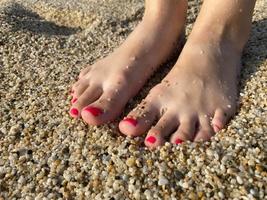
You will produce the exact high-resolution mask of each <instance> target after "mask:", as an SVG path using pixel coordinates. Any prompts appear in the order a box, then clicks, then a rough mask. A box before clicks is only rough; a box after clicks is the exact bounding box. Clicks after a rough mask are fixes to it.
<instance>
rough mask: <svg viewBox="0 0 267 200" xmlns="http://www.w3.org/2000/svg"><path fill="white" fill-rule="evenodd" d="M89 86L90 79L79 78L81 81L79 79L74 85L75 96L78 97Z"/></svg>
mask: <svg viewBox="0 0 267 200" xmlns="http://www.w3.org/2000/svg"><path fill="white" fill-rule="evenodd" d="M89 87H90V86H89V81H88V80H79V81H77V82H76V83H75V84H74V85H73V87H72V91H73V97H76V98H78V97H79V96H81V95H82V94H83V93H84V91H85V90H86V89H87V88H89Z"/></svg>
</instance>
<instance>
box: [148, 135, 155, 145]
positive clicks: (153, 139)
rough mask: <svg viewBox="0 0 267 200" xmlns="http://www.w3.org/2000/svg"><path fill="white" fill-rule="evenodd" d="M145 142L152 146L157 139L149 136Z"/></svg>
mask: <svg viewBox="0 0 267 200" xmlns="http://www.w3.org/2000/svg"><path fill="white" fill-rule="evenodd" d="M146 141H148V142H150V143H152V144H154V143H155V142H156V141H157V139H156V138H155V137H154V136H149V137H148V138H147V139H146Z"/></svg>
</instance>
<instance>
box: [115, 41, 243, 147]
mask: <svg viewBox="0 0 267 200" xmlns="http://www.w3.org/2000/svg"><path fill="white" fill-rule="evenodd" d="M239 68H240V53H238V52H235V50H234V48H233V47H232V46H231V45H230V44H227V43H226V42H222V41H205V40H203V38H202V37H198V38H193V39H191V40H190V38H189V41H188V42H187V44H186V46H185V47H184V49H183V51H182V53H181V55H180V57H179V59H178V61H177V63H176V65H175V66H174V67H173V69H172V70H171V72H170V73H169V74H168V75H167V76H166V77H165V78H164V80H163V81H162V82H161V83H160V84H158V85H156V86H155V87H154V88H153V89H152V90H151V91H150V93H149V94H148V96H147V97H146V99H145V100H143V102H141V103H140V105H138V106H137V108H136V109H134V110H133V111H131V112H130V113H129V114H128V116H127V117H126V118H125V120H122V121H121V122H120V124H119V128H120V131H121V132H122V133H124V134H125V135H129V136H139V135H141V134H144V133H146V132H148V133H147V136H146V139H145V144H146V145H147V146H148V147H152V148H154V147H157V146H160V145H163V144H164V143H165V142H166V140H168V138H169V141H170V142H171V143H173V144H180V143H182V142H183V141H186V140H190V141H200V140H204V141H206V140H209V139H210V138H211V137H212V136H213V135H214V134H215V133H216V132H218V131H219V130H221V129H222V128H223V127H224V126H225V125H226V123H227V121H228V120H229V119H230V118H231V117H232V116H233V115H234V114H235V111H236V97H237V76H238V73H239ZM155 122H156V123H155ZM154 124H156V125H155V126H153V125H154Z"/></svg>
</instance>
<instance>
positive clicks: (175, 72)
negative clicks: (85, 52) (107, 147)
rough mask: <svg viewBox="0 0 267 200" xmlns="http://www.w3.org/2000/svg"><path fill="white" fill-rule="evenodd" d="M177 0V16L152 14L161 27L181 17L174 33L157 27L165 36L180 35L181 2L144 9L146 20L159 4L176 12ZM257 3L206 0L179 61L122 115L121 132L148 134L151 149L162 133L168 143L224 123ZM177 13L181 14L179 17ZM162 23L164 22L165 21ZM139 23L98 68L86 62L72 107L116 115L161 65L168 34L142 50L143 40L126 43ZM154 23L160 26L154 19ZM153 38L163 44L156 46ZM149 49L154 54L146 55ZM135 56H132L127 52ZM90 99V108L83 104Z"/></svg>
mask: <svg viewBox="0 0 267 200" xmlns="http://www.w3.org/2000/svg"><path fill="white" fill-rule="evenodd" d="M178 3H179V6H181V7H183V9H181V10H180V13H179V14H178V15H175V17H177V18H176V20H175V19H173V18H171V19H172V20H170V19H168V16H164V17H162V15H161V14H160V15H158V16H157V17H156V18H155V19H156V21H155V22H157V21H158V20H162V21H160V23H161V25H160V26H157V27H161V28H160V31H163V28H164V29H165V28H167V27H168V26H169V25H170V24H171V26H174V24H173V23H174V22H175V23H176V24H179V26H177V27H176V28H174V29H175V30H179V31H177V32H176V33H175V34H174V36H173V35H172V34H170V33H169V32H168V31H167V33H163V32H161V34H170V35H169V37H168V38H177V36H178V35H179V34H180V33H181V30H182V29H181V27H182V26H183V23H184V21H182V20H183V19H184V13H185V9H186V7H187V5H186V4H187V3H186V1H182V0H168V1H166V0H154V1H152V0H151V1H147V3H146V9H147V10H149V8H155V9H150V11H151V12H149V14H150V15H146V14H145V17H144V19H147V18H146V16H148V17H151V16H153V14H154V15H157V14H158V10H164V6H166V5H168V6H167V8H168V9H169V10H168V9H166V10H168V12H166V13H165V14H167V15H168V14H170V13H173V12H170V10H172V9H177V7H175V6H174V5H176V6H177V5H178ZM254 5H255V1H253V0H236V1H233V0H217V1H214V0H205V1H204V3H203V6H202V8H201V11H200V14H199V16H198V18H197V21H196V23H195V26H194V28H193V31H192V33H191V34H190V36H189V38H188V41H187V43H186V45H185V46H184V48H183V51H182V52H181V55H180V56H179V59H178V61H177V63H176V64H175V66H174V67H173V69H172V70H171V71H170V72H169V74H168V75H167V76H166V77H165V78H164V79H163V81H162V82H161V83H160V84H158V85H156V86H155V87H154V88H153V89H152V90H151V91H150V93H149V94H148V96H147V97H146V98H145V99H144V100H143V101H142V102H141V103H140V105H138V106H137V108H136V109H134V110H133V111H131V112H130V113H129V114H128V116H127V117H126V118H125V119H124V120H122V121H121V122H120V124H119V128H120V130H121V132H122V133H123V134H125V135H130V136H139V135H141V134H145V133H147V136H146V140H145V144H146V145H147V146H148V147H150V148H155V147H157V146H160V145H163V144H164V142H166V141H167V140H169V141H170V142H171V143H173V144H180V143H182V142H183V141H186V140H190V141H200V140H209V139H210V138H211V137H212V136H213V135H214V134H215V133H216V132H218V131H219V130H221V129H222V128H223V127H224V126H225V125H226V123H227V122H228V120H229V119H230V118H231V117H232V116H233V115H234V113H235V112H236V99H237V77H238V74H239V71H240V58H241V54H242V50H243V48H244V45H245V43H246V42H247V39H248V35H249V31H250V27H251V18H252V12H253V8H254ZM158 8H160V9H158ZM181 12H182V13H183V16H180V15H181ZM172 16H173V15H172ZM164 20H165V22H164ZM147 21H148V22H149V21H150V20H147ZM142 23H145V22H141V25H140V26H141V27H142ZM164 23H165V24H166V26H163V25H162V24H164ZM153 25H154V24H153ZM146 27H147V26H146ZM153 28H154V29H153ZM140 29H141V28H139V27H137V28H136V30H135V31H134V32H137V33H136V34H135V33H133V34H132V35H131V36H130V37H129V38H128V39H127V40H126V42H125V43H129V44H127V45H126V44H125V45H124V44H123V45H122V46H121V47H120V48H121V49H122V50H119V49H120V48H119V49H118V50H117V51H115V52H114V53H113V54H111V55H110V56H109V57H107V58H106V59H104V60H102V61H99V64H98V63H97V64H96V65H95V67H94V65H93V67H89V68H86V69H85V70H84V71H83V72H82V73H81V75H80V80H79V81H78V82H77V83H76V84H75V85H74V87H73V89H74V98H77V97H78V100H77V101H76V102H75V103H74V104H73V105H72V109H73V108H77V109H78V110H77V111H78V112H79V113H80V112H81V110H82V109H83V111H82V112H81V116H82V117H83V119H84V120H85V121H86V122H87V123H88V124H102V123H105V122H106V121H109V120H113V119H114V118H115V117H117V116H118V115H119V114H120V113H121V110H122V109H123V106H124V105H125V104H126V102H127V101H128V100H129V98H130V97H132V96H133V95H134V94H136V92H137V91H138V90H139V89H140V88H141V87H142V85H143V84H144V82H145V81H146V80H147V78H148V77H149V76H150V75H151V73H152V72H153V70H154V69H153V67H155V66H158V65H159V63H160V62H162V61H163V60H164V59H166V56H167V55H168V54H169V53H170V52H169V51H168V50H167V49H168V48H169V49H171V44H172V43H173V40H172V39H170V40H167V43H165V42H166V41H165V40H164V39H162V40H153V39H152V40H151V41H150V42H149V45H148V46H149V47H148V49H149V48H152V49H157V47H158V48H160V52H158V51H152V50H151V51H152V52H151V51H150V52H146V49H147V46H146V44H145V45H144V48H142V46H141V47H140V44H137V46H138V47H136V46H135V45H136V44H135V45H131V44H130V43H131V42H132V41H140V40H139V38H138V37H140V36H139V34H138V33H139V31H140V32H142V31H146V30H147V28H143V29H141V30H140ZM152 29H153V30H154V31H159V30H158V29H157V28H155V27H154V26H153V27H152ZM164 31H166V30H164ZM154 34H155V35H157V33H154ZM135 37H136V38H137V39H136V38H135ZM150 37H151V36H149V37H147V38H146V37H143V38H142V40H141V41H143V40H146V39H148V40H150V39H149V38H150ZM155 38H157V36H155ZM144 42H145V41H144ZM155 42H156V43H160V45H159V46H155V45H156V44H153V43H155ZM168 42H169V43H168ZM145 43H146V42H145ZM141 44H142V43H141ZM163 46H164V47H166V48H163ZM131 48H132V49H131ZM162 48H163V53H162V52H161V50H162ZM136 49H137V50H136ZM125 52H128V53H125ZM151 53H152V54H153V56H151V57H149V55H148V54H151ZM133 55H134V56H136V60H134V59H131V56H133ZM155 56H157V57H158V59H155ZM135 63H137V64H135ZM111 65H112V67H110V66H111ZM125 66H129V67H130V66H131V67H132V68H134V69H132V68H129V69H132V70H130V73H128V72H127V70H126V71H124V68H125ZM145 66H148V67H145ZM152 66H153V67H152ZM147 68H148V69H147ZM103 74H104V76H103ZM141 74H142V75H141ZM146 74H147V75H146ZM139 80H140V82H139ZM118 82H120V83H118ZM116 89H117V90H116ZM101 95H102V96H101ZM100 96H101V97H100ZM99 97H100V98H99ZM111 102H114V103H111ZM88 105H89V106H93V107H91V108H90V107H89V108H90V109H87V108H88V107H86V106H88ZM98 108H100V109H101V110H102V111H100V110H99V109H98ZM70 112H71V115H72V116H74V117H76V116H79V113H78V114H77V115H75V112H73V110H71V111H70ZM153 124H156V125H155V126H152V125H153Z"/></svg>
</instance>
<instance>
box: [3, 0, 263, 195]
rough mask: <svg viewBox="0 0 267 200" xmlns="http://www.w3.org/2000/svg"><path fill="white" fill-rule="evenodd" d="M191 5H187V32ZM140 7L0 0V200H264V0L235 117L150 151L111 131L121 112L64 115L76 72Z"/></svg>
mask: <svg viewBox="0 0 267 200" xmlns="http://www.w3.org/2000/svg"><path fill="white" fill-rule="evenodd" d="M199 9H200V1H197V0H191V1H190V2H189V10H188V22H187V31H186V32H187V34H188V33H190V30H191V28H192V24H193V22H194V20H195V17H196V16H197V13H198V11H199ZM143 11H144V5H143V1H141V0H103V1H97V0H77V1H71V0H58V1H54V0H25V1H18V0H17V1H11V0H0V80H1V83H0V200H5V199H26V200H28V199H29V200H31V199H173V200H174V199H267V187H266V183H267V133H266V132H267V125H266V119H267V116H266V109H267V98H266V97H267V59H266V58H267V2H266V1H265V0H258V1H257V5H256V8H255V12H254V17H253V27H252V31H251V37H250V40H249V42H248V44H247V48H246V49H245V51H244V56H243V59H242V63H243V70H242V74H241V81H240V87H241V89H240V99H239V102H238V104H239V107H240V108H239V110H238V114H237V115H236V116H235V117H234V118H233V119H232V120H231V122H230V123H229V126H228V127H227V128H226V129H224V130H222V131H221V132H220V133H218V134H217V135H216V136H215V137H214V138H212V140H211V141H210V142H206V143H202V144H195V143H189V142H188V143H184V144H183V145H180V146H171V145H170V144H166V145H165V146H164V147H162V148H159V149H157V150H155V151H152V152H151V151H149V150H147V149H146V148H145V147H144V146H143V138H135V139H131V138H125V137H124V136H122V135H120V133H119V132H118V129H117V123H118V121H119V119H117V120H116V121H115V122H113V123H110V124H107V125H104V126H99V127H90V126H88V125H86V124H85V123H83V122H82V120H73V119H71V117H70V116H69V115H68V109H69V105H70V99H71V97H70V96H69V95H68V91H69V89H70V86H71V84H72V83H74V82H75V78H76V77H77V76H78V74H79V71H80V70H81V69H82V68H83V67H84V66H85V65H86V64H92V63H94V62H95V60H97V59H100V58H102V57H104V56H106V55H108V54H109V53H110V52H112V50H113V49H114V48H115V47H117V46H118V45H119V44H120V43H121V42H122V41H123V40H124V39H125V38H126V37H127V35H128V34H129V33H130V32H131V31H132V30H133V28H134V27H135V26H136V25H137V23H138V21H140V19H141V18H142V14H143ZM175 57H177V55H174V56H173V57H172V58H170V60H169V61H168V62H167V63H165V64H163V65H162V67H161V69H159V71H158V72H157V73H156V74H155V75H154V76H153V77H152V78H151V80H149V82H148V83H147V85H146V86H145V88H144V89H143V90H142V91H141V92H140V94H139V95H138V96H137V97H135V98H134V99H132V100H131V101H130V102H129V104H128V105H127V107H126V108H125V112H124V113H123V114H126V113H127V112H129V111H130V109H131V108H133V107H135V105H136V104H138V103H139V102H140V100H141V99H142V98H143V97H145V95H146V94H147V92H148V90H149V88H151V87H152V86H153V85H155V84H156V83H157V82H159V81H160V79H161V78H162V77H164V75H165V74H166V73H167V72H168V70H169V67H171V66H172V64H173V63H174V62H175ZM121 117H123V115H122V116H121ZM121 117H120V118H121Z"/></svg>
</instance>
